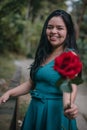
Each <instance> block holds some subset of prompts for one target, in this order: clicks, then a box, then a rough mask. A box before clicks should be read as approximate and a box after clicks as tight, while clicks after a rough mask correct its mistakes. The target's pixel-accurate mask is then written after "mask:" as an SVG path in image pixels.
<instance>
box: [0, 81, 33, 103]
mask: <svg viewBox="0 0 87 130" xmlns="http://www.w3.org/2000/svg"><path fill="white" fill-rule="evenodd" d="M30 89H33V82H32V81H31V80H29V81H27V82H25V83H23V84H21V85H19V86H17V87H15V88H13V89H10V90H8V91H7V92H6V93H4V94H3V95H2V96H1V97H0V104H1V103H3V102H6V101H7V100H8V99H9V98H10V97H15V96H20V95H24V94H27V93H28V92H29V90H30Z"/></svg>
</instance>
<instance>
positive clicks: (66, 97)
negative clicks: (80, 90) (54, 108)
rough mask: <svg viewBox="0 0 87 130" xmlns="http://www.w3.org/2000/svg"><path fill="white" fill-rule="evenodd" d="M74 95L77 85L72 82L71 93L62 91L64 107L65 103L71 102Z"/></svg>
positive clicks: (73, 99) (74, 97)
mask: <svg viewBox="0 0 87 130" xmlns="http://www.w3.org/2000/svg"><path fill="white" fill-rule="evenodd" d="M76 95H77V85H75V84H72V92H71V93H68V92H64V93H63V102H64V106H65V107H66V106H67V104H73V103H74V101H75V99H76Z"/></svg>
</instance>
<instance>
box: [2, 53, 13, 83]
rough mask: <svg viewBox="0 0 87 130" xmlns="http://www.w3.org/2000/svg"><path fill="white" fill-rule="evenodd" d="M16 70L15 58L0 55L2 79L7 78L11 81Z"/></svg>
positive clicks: (7, 80)
mask: <svg viewBox="0 0 87 130" xmlns="http://www.w3.org/2000/svg"><path fill="white" fill-rule="evenodd" d="M14 72H15V65H14V62H13V58H10V57H7V56H4V55H2V56H0V79H5V80H6V82H7V83H9V82H10V80H11V78H12V76H13V74H14Z"/></svg>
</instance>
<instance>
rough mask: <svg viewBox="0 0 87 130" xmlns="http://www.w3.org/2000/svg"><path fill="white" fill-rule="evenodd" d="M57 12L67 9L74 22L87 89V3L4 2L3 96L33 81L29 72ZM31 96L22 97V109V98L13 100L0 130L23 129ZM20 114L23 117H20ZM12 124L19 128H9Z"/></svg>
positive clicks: (0, 30) (1, 110) (0, 23)
mask: <svg viewBox="0 0 87 130" xmlns="http://www.w3.org/2000/svg"><path fill="white" fill-rule="evenodd" d="M55 9H64V10H65V11H67V12H68V13H70V14H71V16H72V18H73V22H74V25H75V29H76V37H77V44H78V48H79V53H80V56H81V60H82V62H83V79H84V82H85V84H86V86H87V0H0V95H2V94H3V93H4V92H5V91H6V90H8V89H9V88H10V87H15V86H16V85H18V84H20V82H23V81H25V80H27V79H28V78H29V69H28V68H29V65H30V64H31V63H32V61H33V58H34V55H35V51H36V48H37V45H38V41H39V39H40V35H41V30H42V27H43V24H44V21H45V19H46V17H47V16H48V14H49V13H51V12H52V11H53V10H55ZM81 91H82V90H81ZM28 96H29V95H28ZM28 96H27V97H25V98H23V97H22V100H21V104H22V105H18V104H19V103H20V99H21V98H20V99H18V100H16V99H12V102H11V103H10V101H8V103H9V105H8V104H6V105H7V106H5V105H2V106H0V116H1V117H0V119H1V120H0V130H2V129H4V130H5V129H6V130H8V129H11V130H13V129H14V130H18V129H19V128H18V125H17V123H19V126H20V125H21V123H22V121H21V120H22V119H23V116H24V114H25V111H26V108H27V102H28V101H29V97H28ZM13 100H14V101H13ZM23 101H24V104H23ZM12 103H13V104H12ZM15 105H17V108H15V107H16V106H15ZM8 106H10V107H8ZM7 107H8V110H7ZM18 108H19V109H18ZM9 110H10V111H11V110H12V113H11V112H8V111H9ZM18 110H19V111H18ZM81 110H83V109H81ZM15 111H16V112H15ZM83 111H84V110H83ZM6 112H7V113H6ZM14 112H15V114H14ZM17 113H20V114H18V115H19V116H18V115H17ZM4 114H5V115H4ZM8 114H10V115H11V117H10V116H9V115H8ZM12 115H15V116H12ZM17 116H18V117H20V118H18V117H17ZM84 117H85V119H86V120H87V117H86V116H84ZM14 118H16V119H14ZM12 119H13V120H15V121H14V122H15V123H13V122H12V121H13V120H12ZM12 123H13V124H14V125H13V126H15V125H16V127H14V128H11V127H10V128H9V126H10V124H12ZM5 124H6V125H5Z"/></svg>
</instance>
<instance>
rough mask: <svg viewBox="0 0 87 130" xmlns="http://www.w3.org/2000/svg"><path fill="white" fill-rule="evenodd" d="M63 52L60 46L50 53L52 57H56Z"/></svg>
mask: <svg viewBox="0 0 87 130" xmlns="http://www.w3.org/2000/svg"><path fill="white" fill-rule="evenodd" d="M63 51H64V48H63V47H62V46H60V47H58V48H55V49H54V50H53V52H52V55H54V56H57V55H60V54H61V53H62V52H63Z"/></svg>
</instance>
